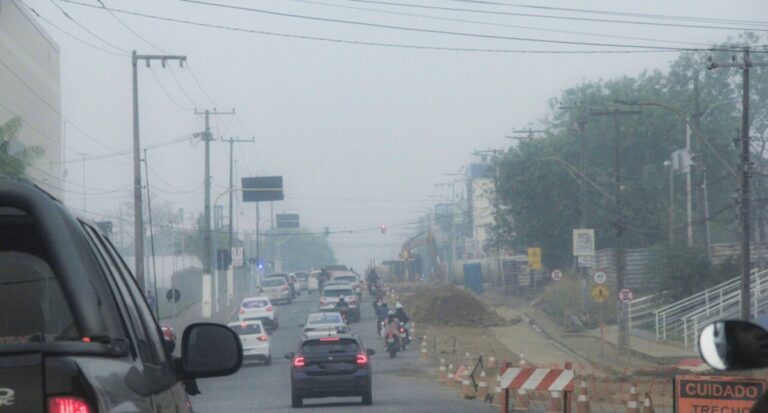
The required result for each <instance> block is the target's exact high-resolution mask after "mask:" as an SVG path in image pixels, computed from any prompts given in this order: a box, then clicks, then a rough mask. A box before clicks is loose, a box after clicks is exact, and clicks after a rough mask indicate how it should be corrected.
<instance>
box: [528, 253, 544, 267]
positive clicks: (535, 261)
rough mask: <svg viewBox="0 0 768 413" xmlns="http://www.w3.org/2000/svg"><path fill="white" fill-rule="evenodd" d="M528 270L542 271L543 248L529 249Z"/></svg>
mask: <svg viewBox="0 0 768 413" xmlns="http://www.w3.org/2000/svg"><path fill="white" fill-rule="evenodd" d="M528 268H530V269H532V270H540V269H541V248H538V247H535V248H528Z"/></svg>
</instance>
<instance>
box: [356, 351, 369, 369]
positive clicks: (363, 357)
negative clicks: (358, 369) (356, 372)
mask: <svg viewBox="0 0 768 413" xmlns="http://www.w3.org/2000/svg"><path fill="white" fill-rule="evenodd" d="M355 361H356V362H357V365H358V366H365V365H366V364H368V355H367V354H365V353H360V354H358V355H357V359H356V360H355Z"/></svg>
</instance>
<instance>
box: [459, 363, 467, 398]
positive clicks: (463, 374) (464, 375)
mask: <svg viewBox="0 0 768 413" xmlns="http://www.w3.org/2000/svg"><path fill="white" fill-rule="evenodd" d="M464 381H469V369H466V368H465V369H464V371H462V372H461V376H459V377H456V389H457V390H458V391H459V396H463V395H464Z"/></svg>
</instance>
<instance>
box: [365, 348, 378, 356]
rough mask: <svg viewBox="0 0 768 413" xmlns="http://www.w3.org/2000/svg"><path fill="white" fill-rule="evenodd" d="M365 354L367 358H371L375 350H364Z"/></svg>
mask: <svg viewBox="0 0 768 413" xmlns="http://www.w3.org/2000/svg"><path fill="white" fill-rule="evenodd" d="M365 354H367V355H369V356H372V355H374V354H376V350H374V349H372V348H369V349H366V350H365Z"/></svg>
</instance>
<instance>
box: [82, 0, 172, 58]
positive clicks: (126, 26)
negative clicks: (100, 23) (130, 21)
mask: <svg viewBox="0 0 768 413" xmlns="http://www.w3.org/2000/svg"><path fill="white" fill-rule="evenodd" d="M96 1H98V2H99V4H101V7H102V8H104V10H106V11H107V12H108V13H109V14H110V15H111V16H112V18H114V19H115V20H117V22H118V23H120V24H121V25H122V26H123V27H125V28H126V29H127V30H128V31H129V32H131V33H132V34H133V35H134V36H136V37H138V38H139V39H141V40H142V41H144V43H146V44H148V45H149V46H151V47H154V48H155V49H157V50H159V51H161V52H163V53H165V54H171V53H170V52H168V51H167V50H164V49H163V48H161V47H160V46H158V45H156V44H154V43H152V42H150V41H149V40H147V39H146V38H145V37H144V36H142V35H140V34H139V33H138V32H137V31H135V30H133V29H132V28H131V27H130V26H128V25H127V24H126V23H125V22H124V21H122V20H121V19H120V18H119V17H117V16H116V15H115V14H114V13H112V11H111V10H109V9H108V8H107V6H106V5H104V2H102V1H101V0H96ZM126 53H127V51H126Z"/></svg>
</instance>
